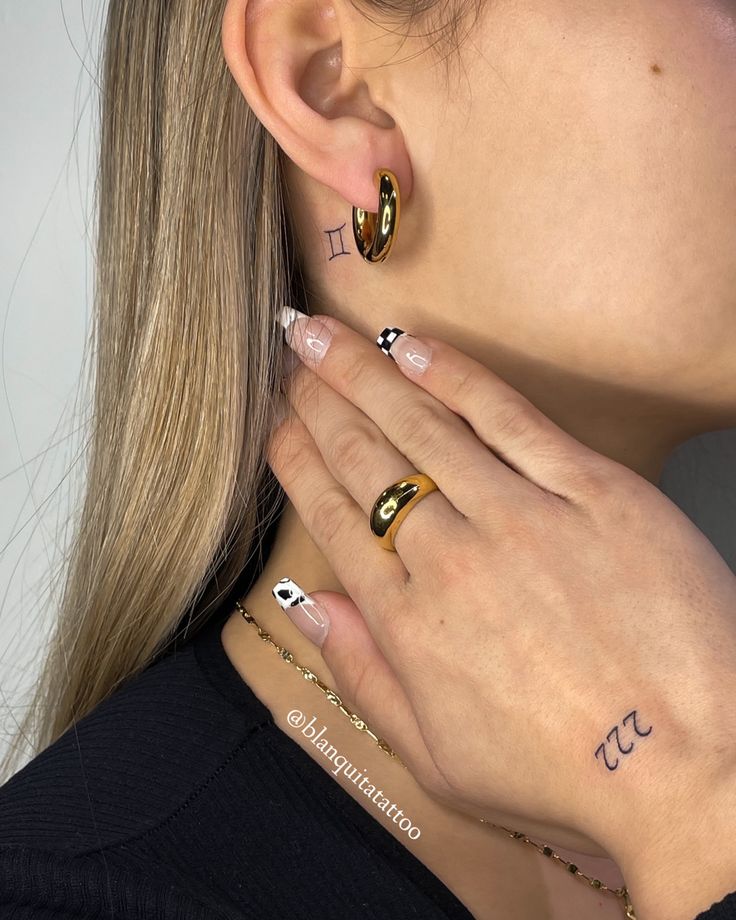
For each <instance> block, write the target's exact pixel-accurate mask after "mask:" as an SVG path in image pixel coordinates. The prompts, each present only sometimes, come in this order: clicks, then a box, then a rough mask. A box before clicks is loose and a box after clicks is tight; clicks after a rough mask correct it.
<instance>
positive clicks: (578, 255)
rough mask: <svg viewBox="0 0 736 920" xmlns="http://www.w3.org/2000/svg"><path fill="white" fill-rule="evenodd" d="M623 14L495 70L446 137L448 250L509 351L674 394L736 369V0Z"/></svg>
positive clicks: (540, 38) (550, 30)
mask: <svg viewBox="0 0 736 920" xmlns="http://www.w3.org/2000/svg"><path fill="white" fill-rule="evenodd" d="M551 5H553V6H554V4H551ZM558 5H559V4H558ZM623 7H625V8H626V15H621V17H620V18H617V19H613V17H611V19H610V20H609V19H606V17H605V16H604V15H603V14H602V13H601V14H600V20H601V21H600V22H595V23H592V24H591V23H590V22H589V23H588V25H589V26H590V28H589V30H588V31H587V32H586V33H585V34H582V33H579V34H576V33H575V32H574V31H573V28H574V27H573V28H570V23H569V21H568V22H566V23H565V28H564V30H561V29H560V28H559V23H558V22H556V21H555V19H554V17H552V16H550V18H549V20H547V25H546V27H545V29H546V31H545V32H544V34H540V32H539V28H537V32H536V33H535V39H536V41H535V44H536V47H534V48H531V49H529V48H525V49H524V50H525V55H524V57H525V62H522V61H520V60H519V61H517V60H516V59H515V58H504V59H503V64H504V67H503V70H502V76H503V78H504V80H505V82H506V83H507V84H508V86H510V87H513V89H514V92H512V93H503V92H501V91H500V89H499V84H498V81H496V82H493V83H492V84H491V83H488V86H489V90H488V94H487V95H486V96H484V97H483V99H482V102H481V101H480V100H478V99H476V101H475V103H474V105H475V109H476V110H477V109H478V108H479V107H480V105H481V104H482V105H484V106H487V109H485V111H486V112H489V113H492V114H491V115H490V116H487V117H486V118H485V121H486V122H487V124H486V128H487V131H485V132H482V131H481V132H480V137H479V132H478V125H477V123H475V124H474V125H473V127H474V129H475V130H474V132H473V136H472V137H471V136H470V135H469V133H468V132H467V130H466V131H465V133H463V132H462V130H461V128H460V127H459V126H458V130H457V132H456V133H455V134H454V137H453V143H454V155H455V161H461V162H462V163H463V164H464V168H463V170H459V171H458V172H456V173H454V186H455V188H454V191H455V193H456V195H457V196H458V200H459V201H461V202H463V201H464V202H467V203H468V207H469V209H472V208H473V207H474V208H475V213H476V214H478V215H479V216H478V219H477V222H476V221H472V223H473V225H474V226H476V225H477V227H478V230H479V232H478V233H476V234H474V235H468V233H467V225H466V224H464V222H463V221H464V220H467V212H465V213H464V214H463V216H462V217H461V216H459V217H458V222H457V226H456V227H455V230H456V233H457V237H456V238H457V239H461V240H462V243H463V246H462V253H461V257H462V259H463V261H464V262H467V263H468V264H469V265H476V266H478V265H483V266H485V269H486V272H487V274H485V275H484V276H483V277H482V279H481V280H482V284H481V285H479V286H478V289H477V290H475V291H473V292H472V295H471V296H475V297H476V298H482V297H483V296H486V297H488V292H489V290H490V291H492V296H493V307H492V309H491V315H493V316H494V327H495V326H496V325H497V324H498V328H499V334H500V335H502V336H503V339H504V341H505V342H508V343H509V344H510V345H511V346H517V347H518V348H519V349H521V350H523V351H525V352H527V353H529V352H530V351H533V352H535V353H537V354H538V355H539V356H540V357H542V358H544V357H547V358H549V357H550V356H551V355H553V356H554V357H555V358H557V359H558V360H559V361H560V363H563V362H564V363H565V364H566V365H567V366H574V367H577V368H579V369H580V370H581V371H582V372H583V373H586V374H590V375H592V376H594V377H596V378H597V379H601V378H604V379H611V380H620V379H621V378H622V376H624V377H625V378H626V379H627V380H628V381H630V382H631V383H632V384H634V385H641V386H644V387H647V388H649V389H652V388H655V389H664V390H666V391H667V392H671V391H672V388H673V386H676V387H681V388H682V391H683V392H686V391H687V388H688V387H693V386H698V387H702V386H703V383H704V378H703V374H708V375H713V376H714V377H717V376H718V375H719V374H720V375H721V378H722V379H725V376H726V373H727V371H728V368H730V367H733V364H734V362H735V361H736V106H734V101H735V100H736V54H735V53H734V52H735V47H736V46H735V45H734V38H733V31H732V30H731V29H732V26H733V23H734V20H735V19H736V2H734V3H733V4H729V3H726V2H725V0H724V2H723V3H721V4H720V5H719V7H718V9H716V4H712V3H711V4H705V3H697V2H695V0H648V2H647V4H641V3H639V2H638V0H637V3H635V4H634V3H631V4H626V3H624V4H623ZM729 8H730V10H731V12H730V14H729V13H728V9H729ZM724 11H726V12H724ZM716 13H719V14H720V18H719V16H717V15H716ZM608 15H609V14H606V16H608ZM604 20H605V21H604ZM592 25H594V26H595V29H593V28H592ZM730 30H731V31H730ZM525 41H526V40H525ZM530 41H531V39H530ZM551 49H556V50H551ZM484 50H485V53H486V54H488V53H489V49H484ZM530 51H531V54H529V53H528V52H530ZM529 60H535V61H536V62H537V63H536V64H535V65H534V66H535V67H536V68H537V69H536V70H534V71H533V72H531V73H530V65H529V63H528V62H529ZM652 68H654V69H652ZM474 96H477V91H476V89H475V88H474ZM465 114H467V113H465ZM476 117H478V116H477V115H476ZM471 121H472V119H471ZM479 140H480V142H479ZM449 159H450V154H449V152H448V160H449ZM447 191H448V194H449V193H450V191H451V190H450V189H449V187H448V190H447ZM471 203H472V204H471ZM484 215H486V216H484ZM469 276H470V277H472V273H470V272H469ZM465 284H466V285H469V284H472V281H466V282H465ZM469 293H470V292H469ZM476 302H477V300H476ZM489 309H490V308H489ZM729 373H730V372H729ZM673 381H677V382H673Z"/></svg>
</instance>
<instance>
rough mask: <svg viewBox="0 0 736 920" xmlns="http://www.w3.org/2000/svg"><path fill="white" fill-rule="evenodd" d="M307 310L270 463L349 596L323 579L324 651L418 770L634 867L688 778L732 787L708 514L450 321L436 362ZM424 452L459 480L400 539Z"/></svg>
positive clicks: (734, 625)
mask: <svg viewBox="0 0 736 920" xmlns="http://www.w3.org/2000/svg"><path fill="white" fill-rule="evenodd" d="M305 323H308V325H309V327H310V333H309V334H308V335H305V334H304V329H303V328H302V326H303V324H305ZM290 331H291V332H293V346H294V347H295V349H297V350H299V349H301V353H302V357H303V358H304V361H305V363H306V364H308V365H309V366H299V367H297V368H296V370H295V371H294V373H293V374H292V375H291V379H290V381H289V383H288V396H289V399H290V401H291V404H292V406H293V408H294V409H295V411H296V414H292V415H291V416H290V417H289V418H288V419H287V420H286V421H285V422H284V423H282V424H281V425H280V426H279V427H278V428H277V430H276V432H275V434H274V437H273V439H272V442H271V445H270V449H269V462H270V465H271V467H272V469H273V470H274V472H275V474H276V476H277V477H278V479H279V481H280V482H281V484H282V486H283V488H284V489H285V491H286V493H287V495H288V497H289V499H290V500H291V501H292V502H293V504H294V506H295V508H296V510H297V512H298V514H299V516H300V518H301V520H302V521H303V523H304V525H305V527H306V528H307V530H308V532H309V533H310V535H311V537H312V539H313V540H314V542H315V543H316V545H317V546H318V547H319V549H320V550H321V551H322V552H323V554H324V555H325V557H326V558H327V560H328V562H329V564H330V565H331V567H332V568H333V570H334V572H335V574H336V575H337V577H338V579H339V581H340V583H341V584H342V585H343V586H344V587H345V589H346V591H347V592H348V594H349V595H350V597H349V598H348V597H344V596H342V595H338V594H334V593H331V592H315V593H314V595H313V596H314V597H315V598H317V599H319V600H320V601H322V602H323V603H324V605H325V606H326V607H327V609H328V612H329V615H330V619H331V625H330V631H329V633H328V635H327V638H326V640H325V642H324V644H323V645H322V654H323V656H324V658H325V661H326V662H327V665H328V667H329V668H330V671H331V672H332V674H333V675H335V677H336V680H337V685H338V686H337V689H338V690H339V692H341V694H343V695H344V696H345V698H346V700H349V701H350V704H351V708H355V709H356V710H357V711H358V712H359V713H360V715H362V716H363V717H365V718H366V720H367V721H368V723H369V724H370V725H371V727H372V728H373V729H374V730H376V731H378V732H379V734H381V735H382V736H383V737H384V738H386V740H387V741H388V742H389V744H390V745H391V746H392V747H393V748H394V750H396V751H397V753H398V754H399V756H400V757H401V758H402V760H403V761H404V762H405V763H406V765H407V766H408V767H409V769H410V770H411V772H412V773H413V775H414V776H415V777H416V779H417V781H418V782H420V784H421V785H422V786H423V787H424V788H425V789H427V791H429V792H430V793H432V794H433V795H435V796H437V797H438V798H440V799H442V800H444V801H446V802H448V803H450V804H452V805H454V806H455V807H458V808H462V809H463V810H465V811H468V812H470V813H472V814H476V815H483V816H484V817H487V818H489V819H490V820H496V818H495V816H496V815H499V814H501V815H509V814H512V815H516V816H518V817H519V818H522V819H524V820H526V822H527V823H526V825H522V826H524V827H525V829H526V827H528V825H529V822H539V821H544V822H547V823H548V824H549V825H550V826H557V827H561V828H568V829H571V830H572V831H574V832H578V833H580V834H583V835H585V836H587V837H589V838H591V839H593V840H595V841H597V842H598V843H600V844H601V845H602V846H603V847H605V848H606V850H607V851H608V852H609V853H611V855H612V856H613V857H614V858H615V859H616V860H617V862H618V863H619V865H621V867H622V869H625V866H626V865H627V864H633V862H634V861H635V860H636V859H638V858H639V857H640V856H641V854H642V853H643V852H645V850H646V848H647V847H648V846H650V845H652V846H654V845H655V844H656V845H660V843H661V840H660V836H661V838H662V840H663V839H665V837H666V834H667V829H668V827H669V825H670V824H671V823H672V822H675V823H677V822H678V821H687V820H689V817H690V815H691V813H692V811H693V808H692V806H690V805H688V795H691V794H695V793H698V794H700V791H701V790H705V793H704V794H705V795H706V796H707V795H708V794H710V795H711V797H713V800H715V798H714V797H715V796H716V795H717V793H718V790H721V789H723V794H724V796H725V795H726V794H727V787H726V785H725V777H726V776H729V777H730V776H731V770H732V762H733V759H734V758H733V750H734V745H733V739H734V737H735V736H736V707H733V705H732V699H733V692H734V685H735V682H736V681H735V679H734V664H733V663H734V661H735V660H736V618H735V617H734V613H735V612H736V579H735V578H734V576H733V574H732V573H731V571H730V570H729V568H728V567H727V566H726V564H725V562H724V561H723V559H722V558H721V557H720V555H719V554H718V553H717V551H716V550H715V549H714V547H713V546H712V545H711V543H710V542H709V541H708V540H707V539H706V537H705V536H704V535H703V534H702V533H701V532H700V531H699V530H698V529H697V527H695V525H694V524H692V522H691V521H690V520H689V519H688V518H687V517H686V516H685V515H684V514H683V513H682V512H681V511H680V510H679V509H678V508H677V507H676V506H675V505H674V504H673V503H672V502H670V501H669V500H668V499H667V498H666V497H665V496H664V495H663V494H662V493H661V492H660V491H659V490H658V489H657V488H656V487H655V486H653V485H652V484H651V483H649V482H647V481H646V480H645V479H643V478H642V477H640V476H639V475H637V474H636V473H634V472H632V471H631V470H629V469H628V468H626V467H624V466H621V465H620V464H617V463H615V462H614V461H612V460H609V459H608V458H606V457H603V456H601V455H599V454H597V453H596V452H594V451H592V450H590V449H589V448H587V447H586V446H584V445H583V444H581V443H580V442H578V441H577V440H576V439H574V438H572V437H571V436H570V435H568V434H567V433H566V432H564V431H563V430H561V429H560V428H559V427H558V426H556V425H555V424H554V423H553V422H552V421H551V420H550V419H549V418H547V417H546V416H545V415H544V414H543V413H541V412H539V410H537V409H536V408H535V407H534V406H533V405H532V404H531V403H530V402H529V401H528V400H526V399H525V398H524V397H523V396H521V394H519V393H518V392H517V391H516V390H514V389H513V388H512V387H510V386H509V385H508V384H506V383H504V382H503V381H502V380H501V379H500V378H499V377H497V376H496V375H495V374H494V373H492V372H491V371H490V370H488V369H487V368H486V367H485V366H483V365H482V364H480V363H478V362H476V361H474V360H472V359H470V358H468V357H467V356H465V355H463V354H462V353H461V352H459V351H457V350H456V349H454V348H452V347H450V346H449V345H447V344H446V343H444V342H442V341H440V340H438V339H435V338H429V337H426V336H425V337H423V338H422V342H423V343H424V344H425V346H429V347H430V348H431V363H430V364H429V365H428V366H427V367H426V369H425V370H424V372H423V373H421V374H416V373H413V372H412V371H411V370H404V369H403V368H401V367H400V366H399V365H398V364H397V363H394V362H393V361H391V360H390V359H388V358H387V357H386V356H384V355H383V354H381V352H380V351H379V350H378V349H377V348H376V346H375V344H373V343H371V342H369V341H367V340H366V339H365V338H363V337H362V336H360V335H358V334H357V333H356V332H354V331H353V330H351V329H349V328H348V327H347V326H345V325H344V324H342V323H340V322H338V321H337V320H336V319H334V318H333V317H328V316H319V317H312V318H310V319H309V320H305V319H298V320H296V321H295V323H293V324H292V326H291V328H290ZM330 333H331V338H330V340H329V346H328V347H324V343H325V341H326V340H327V339H328V334H330ZM320 343H322V345H320ZM402 344H405V345H406V346H407V348H408V350H409V351H411V349H412V348H414V353H415V354H416V346H417V340H415V339H414V340H413V339H405V338H404V337H402V338H401V339H400V340H399V341H397V342H396V344H395V345H394V346H393V348H392V354H394V353H397V349H398V348H399V347H400V346H401V345H402ZM320 350H321V352H322V355H321V360H319V362H316V361H315V359H314V356H315V355H316V354H317V353H318V351H320ZM415 360H416V359H415ZM416 471H420V472H424V473H427V474H428V475H429V476H431V477H432V478H433V479H434V480H435V481H436V483H437V485H438V486H439V490H440V491H438V492H433V493H431V494H430V495H428V496H426V497H425V498H423V499H422V500H421V501H419V502H418V503H417V504H416V506H415V507H413V508H412V509H411V511H410V512H409V514H408V516H407V517H406V519H405V520H404V521H403V523H402V524H401V526H400V528H399V530H398V533H397V536H396V541H395V545H396V549H397V553H391V552H387V551H386V550H384V549H382V548H381V547H380V546H379V544H378V541H377V539H376V538H375V537H374V536H373V535H372V534H371V533H370V530H369V526H368V521H367V518H368V514H369V512H370V509H371V507H372V505H373V502H374V501H375V499H376V497H377V496H378V494H379V493H380V492H381V491H382V490H383V489H384V488H385V487H386V486H388V485H389V484H390V483H392V482H394V481H395V480H397V479H400V478H401V477H402V476H405V475H407V474H409V473H412V472H416ZM728 789H730V787H728ZM729 801H732V799H729ZM688 808H689V809H690V810H689V811H688ZM698 808H699V812H700V814H706V813H708V811H709V810H708V808H706V806H705V805H704V804H703V803H702V802H701V803H698ZM632 828H634V829H635V833H632ZM683 835H684V836H683V838H682V839H683V844H684V838H685V837H686V834H685V832H684V831H683ZM735 881H736V879H735Z"/></svg>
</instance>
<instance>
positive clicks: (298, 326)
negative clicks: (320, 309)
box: [277, 306, 332, 364]
mask: <svg viewBox="0 0 736 920" xmlns="http://www.w3.org/2000/svg"><path fill="white" fill-rule="evenodd" d="M277 319H278V322H279V323H280V324H281V326H283V328H284V338H285V339H286V341H287V343H288V344H289V345H290V346H291V347H292V348H293V349H294V351H295V352H296V353H297V354H298V355H299V357H300V358H303V359H304V360H305V361H306V362H308V363H309V364H319V362H320V361H321V360H322V358H323V357H324V356H325V352H326V351H327V349H328V348H329V345H330V341H331V339H332V332H331V331H330V330H329V329H328V328H327V326H326V325H325V324H324V323H323V322H320V320H318V319H317V318H316V317H314V316H308V315H307V314H306V313H302V312H301V310H297V309H296V308H295V307H289V306H283V307H282V308H281V310H280V311H279V314H278V317H277Z"/></svg>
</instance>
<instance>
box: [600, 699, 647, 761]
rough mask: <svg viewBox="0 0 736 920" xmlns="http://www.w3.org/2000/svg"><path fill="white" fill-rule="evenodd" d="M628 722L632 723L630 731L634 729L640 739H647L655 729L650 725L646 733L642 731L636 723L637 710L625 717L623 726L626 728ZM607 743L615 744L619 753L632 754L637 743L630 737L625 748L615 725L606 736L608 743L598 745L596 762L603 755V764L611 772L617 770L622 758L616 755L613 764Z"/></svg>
mask: <svg viewBox="0 0 736 920" xmlns="http://www.w3.org/2000/svg"><path fill="white" fill-rule="evenodd" d="M628 722H630V723H631V725H630V728H629V731H631V730H632V729H633V731H634V732H635V733H636V735H638V736H639V737H640V738H646V736H647V735H648V734H650V733H651V731H652V728H653V726H652V725H650V726H649V728H648V729H647V730H646V731H642V730H641V729H640V728H639V726H638V725H637V722H636V710H635V709H632V710H631V712H630V713H629V714H628V715H627V716H625V717H624V719H623V722H622V724H623V725H624V726H626V724H627V723H628ZM606 742H608V744H610V745H611V746H613V744H614V743H615V744H616V747H617V749H618V753H620V754H630V753H631V752H632V751H633V750H634V746H635V741H633V740H631V737H629V744H628V745H626V746H624V744H622V742H621V736H620V735H619V729H618V725H614V727H613V728H612V729H611V730H610V732H609V733H608V734H607V735H606V741H603V742H602V743H601V744H599V745H598V747H597V748H596V750H595V756H596V760H597V759H598V755H599V754H601V753H602V754H603V763H605V765H606V768H607V769H609V770H615V769H616V768H617V767H618V765H619V763H620V758H619V757H618V754H616V760H615V762H614V763H611V761H610V760H609V756H608V755H609V752H608V749H607V748H606Z"/></svg>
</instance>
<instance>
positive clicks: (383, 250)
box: [353, 169, 401, 262]
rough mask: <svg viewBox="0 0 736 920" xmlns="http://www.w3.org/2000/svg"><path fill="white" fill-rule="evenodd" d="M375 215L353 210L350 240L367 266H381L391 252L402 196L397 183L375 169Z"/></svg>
mask: <svg viewBox="0 0 736 920" xmlns="http://www.w3.org/2000/svg"><path fill="white" fill-rule="evenodd" d="M373 181H374V183H375V184H376V185H377V186H378V211H375V212H374V211H364V210H363V208H355V207H354V208H353V236H354V237H355V244H356V246H357V247H358V252H359V253H360V254H361V255H362V256H363V258H364V259H365V261H366V262H383V261H384V259H386V257H387V256H388V254H389V253H390V252H391V247H392V246H393V244H394V241H395V240H396V234H397V233H398V229H399V217H400V213H401V196H400V194H399V180H398V179H397V178H396V176H395V174H394V173H393V172H391V170H390V169H377V170H376V171H375V173H374V174H373Z"/></svg>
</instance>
